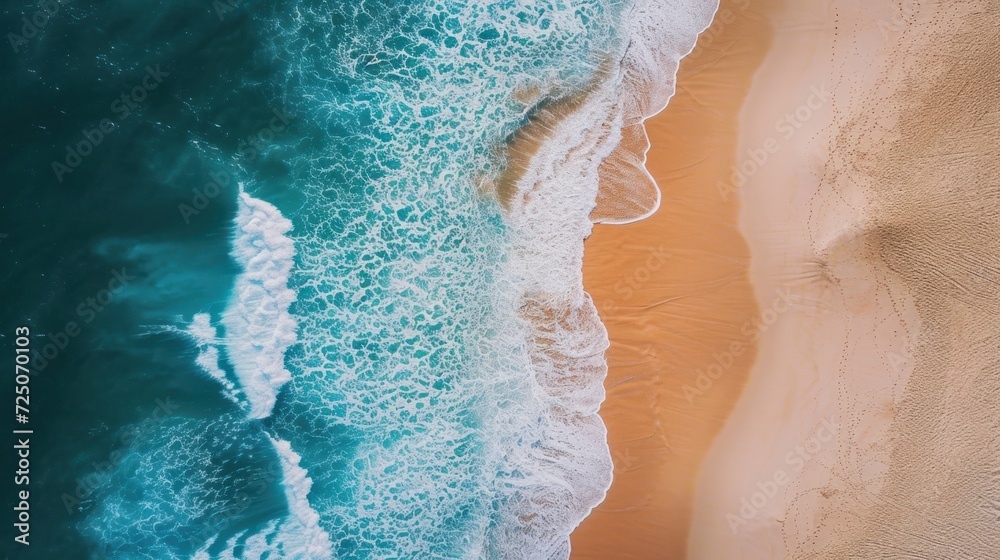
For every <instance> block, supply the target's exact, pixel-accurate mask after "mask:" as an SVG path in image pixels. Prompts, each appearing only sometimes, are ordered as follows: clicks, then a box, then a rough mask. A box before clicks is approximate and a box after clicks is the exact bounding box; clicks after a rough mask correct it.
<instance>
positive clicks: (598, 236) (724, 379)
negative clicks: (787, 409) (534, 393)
mask: <svg viewBox="0 0 1000 560" xmlns="http://www.w3.org/2000/svg"><path fill="white" fill-rule="evenodd" d="M749 4H750V3H749V2H747V1H742V0H741V1H723V2H722V5H721V6H720V9H719V12H718V14H717V16H716V19H715V21H714V23H713V24H712V26H711V27H710V28H709V29H708V30H706V31H705V32H704V33H703V34H702V35H701V36H700V37H699V42H698V46H697V47H696V48H695V50H694V52H692V54H691V55H690V56H689V57H687V58H685V59H684V60H683V61H682V63H681V68H680V72H679V75H678V89H677V92H676V94H675V96H674V97H673V99H672V100H671V101H670V104H669V105H668V107H667V108H666V109H665V110H664V111H663V112H661V113H660V114H658V115H656V116H655V117H653V118H651V119H649V120H647V121H646V129H647V131H648V134H649V139H650V142H651V148H650V149H649V152H648V154H647V167H648V169H649V171H650V173H651V174H652V176H653V178H654V179H655V180H656V181H657V183H658V184H659V185H660V188H661V190H662V200H661V206H660V208H659V210H658V211H657V212H656V213H655V214H654V215H652V216H651V217H649V218H646V219H644V220H642V221H639V222H635V223H632V224H628V225H597V226H595V228H594V232H593V234H592V235H591V237H590V238H589V239H588V240H587V241H586V244H585V256H584V286H585V288H586V290H587V291H588V292H589V293H590V294H591V295H592V296H593V298H594V301H595V304H596V305H597V308H598V311H599V313H600V315H601V318H602V320H603V322H604V324H605V325H606V327H607V329H608V332H609V337H610V340H611V347H610V349H609V350H608V352H607V360H608V365H609V374H608V379H607V381H606V384H605V386H606V388H607V400H606V401H605V403H604V405H603V406H602V408H601V417H602V418H603V419H604V422H605V423H606V424H607V427H608V441H609V445H610V447H611V452H612V458H613V461H614V465H615V470H614V482H613V484H612V486H611V489H610V490H609V492H608V495H607V498H606V499H605V500H604V502H603V503H601V505H600V506H598V507H597V508H596V509H595V510H594V511H593V512H592V513H591V515H590V516H589V517H588V518H587V519H585V520H584V522H583V523H582V524H581V525H580V527H579V528H578V529H577V530H576V532H574V533H573V535H572V539H571V540H572V557H573V558H580V559H585V558H587V559H589V558H593V559H602V560H603V559H607V558H615V559H630V558H636V559H640V558H641V559H651V558H682V557H683V556H684V551H685V548H686V542H687V534H688V530H689V524H690V519H691V512H692V506H693V501H694V489H695V481H696V477H697V474H698V468H699V465H700V464H701V462H702V460H703V458H704V456H705V453H706V452H707V451H708V448H709V445H710V444H711V442H712V439H713V438H714V437H715V435H716V434H717V433H718V432H719V430H720V429H721V428H722V426H723V424H724V422H725V420H726V418H727V416H728V414H729V412H730V410H731V408H732V407H733V405H734V404H735V402H736V400H737V398H738V397H739V394H740V392H741V390H742V387H743V384H744V382H745V379H746V376H747V372H748V370H749V367H750V364H751V363H752V361H753V358H754V355H755V348H754V344H753V340H752V338H753V337H752V330H753V329H754V328H755V327H754V326H753V325H754V324H755V321H757V320H758V319H759V315H758V307H757V304H756V303H755V299H754V294H753V289H752V286H751V285H750V283H749V278H748V272H749V251H748V247H747V245H746V243H745V241H744V240H743V238H742V236H741V234H740V232H739V230H738V228H737V219H738V210H739V208H738V204H739V203H738V197H736V196H729V197H727V198H726V199H725V200H723V199H721V198H720V196H719V193H718V191H717V188H716V184H717V183H719V182H721V181H725V180H726V176H727V175H728V173H729V172H728V170H729V168H730V167H731V166H732V165H734V164H735V162H736V161H735V158H736V148H737V141H738V129H737V125H738V121H739V112H740V108H741V106H742V104H743V99H744V97H745V95H746V93H747V91H748V89H749V87H750V83H751V78H752V76H753V73H754V71H755V70H756V68H757V66H758V65H759V64H760V63H761V62H762V61H763V58H764V53H765V52H766V50H767V47H768V44H769V28H768V24H767V22H766V20H765V18H764V17H763V15H762V8H761V7H760V6H761V5H754V6H753V7H751V6H750V5H749ZM765 8H766V6H765ZM627 139H628V140H630V142H629V147H631V148H632V149H633V150H635V151H636V152H638V153H634V154H633V155H632V159H635V160H639V161H641V152H642V150H643V149H644V147H645V144H646V142H645V139H644V138H643V137H642V136H641V134H639V135H632V136H631V138H628V137H627ZM625 159H629V158H625ZM615 176H621V174H614V175H611V176H605V177H604V179H605V180H608V181H610V180H613V179H614V178H615ZM614 188H615V186H614V185H609V184H604V183H602V186H601V189H602V193H606V192H608V191H613V189H614ZM598 200H599V206H598V208H597V209H596V210H595V213H594V216H595V217H597V218H600V217H603V216H604V215H605V214H614V212H603V211H602V208H601V206H600V204H602V203H606V202H607V201H606V200H603V199H602V198H601V197H599V199H598ZM748 331H751V332H750V333H749V334H748Z"/></svg>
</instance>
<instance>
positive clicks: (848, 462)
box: [688, 0, 1000, 560]
mask: <svg viewBox="0 0 1000 560" xmlns="http://www.w3.org/2000/svg"><path fill="white" fill-rule="evenodd" d="M998 10H1000V7H998V6H997V4H996V3H995V2H993V3H986V2H921V3H919V4H917V3H915V2H909V1H907V2H893V1H889V0H882V1H869V0H865V1H861V0H811V1H808V2H794V3H792V2H789V3H788V4H787V5H786V6H785V7H783V8H782V9H780V10H778V11H776V12H775V13H774V15H773V21H774V27H775V40H774V45H773V47H772V50H771V52H770V53H769V55H768V58H767V60H766V61H765V63H764V65H763V66H762V68H761V70H760V71H759V73H758V75H757V76H756V77H755V82H754V87H753V88H752V89H751V92H750V95H749V96H748V98H747V102H746V106H745V107H744V112H743V115H742V121H741V125H740V128H741V132H740V153H741V154H742V156H743V163H744V164H746V167H745V169H744V171H745V172H744V177H742V178H740V177H737V179H736V180H735V181H734V183H739V185H738V188H735V187H736V186H737V185H734V190H735V191H736V192H738V193H739V197H740V199H741V201H742V205H743V210H742V214H741V217H742V227H743V231H744V233H745V234H746V237H747V239H748V240H749V242H750V247H751V254H752V256H753V257H752V262H753V265H752V271H751V279H752V282H753V284H754V287H755V290H756V293H757V297H758V299H759V300H760V301H762V302H766V301H768V299H769V298H773V295H772V294H774V293H776V292H783V293H786V294H787V298H788V300H789V301H790V304H789V305H786V306H783V309H779V308H778V307H777V306H776V307H775V308H774V313H773V314H772V316H773V321H772V325H771V326H770V328H769V329H768V330H767V332H765V333H764V334H763V335H762V336H761V339H760V344H759V355H758V359H757V361H756V363H755V364H754V366H753V370H752V373H751V376H750V381H749V383H748V385H747V387H746V390H745V392H744V394H743V396H742V398H741V399H740V402H739V404H738V405H737V406H736V408H735V409H734V411H733V414H732V416H731V418H730V419H729V421H728V422H727V424H726V427H725V429H723V431H722V433H721V435H720V436H719V437H718V439H717V440H716V441H715V443H714V445H713V448H712V451H711V452H710V453H709V455H708V458H707V459H706V461H705V464H704V465H703V467H702V472H701V478H700V480H699V486H698V496H697V499H696V505H695V514H694V517H693V522H692V525H691V536H690V542H689V550H688V552H689V557H690V558H703V559H706V560H716V559H721V558H725V559H730V558H732V559H744V558H830V559H842V558H970V559H971V558H995V557H997V554H998V552H997V551H998V550H1000V521H998V518H1000V440H998V434H1000V430H998V428H1000V413H998V410H1000V375H998V374H1000V366H998V361H997V358H998V357H1000V356H998V354H1000V352H998V350H997V343H998V342H1000V336H998V335H1000V320H998V319H997V317H998V315H997V313H998V311H1000V309H998V307H1000V298H998V297H997V290H996V288H997V285H998V279H1000V278H998V277H1000V272H998V271H1000V235H998V234H1000V212H998V209H1000V206H998V205H1000V192H998V184H1000V174H998V165H997V161H998V160H997V155H998V153H997V152H998V148H997V146H996V143H995V142H996V137H997V133H998V130H1000V117H998V113H997V108H998V107H1000V93H998V92H997V90H996V84H997V83H998V82H1000V80H998V78H1000V56H998V55H1000V52H998V51H1000V48H998V45H1000V43H998V41H997V39H998V37H997V35H998V29H1000V26H998V20H1000V13H998ZM782 121H784V123H785V124H786V125H789V124H790V125H792V126H793V127H794V131H795V132H794V133H791V132H790V131H789V129H787V127H785V130H786V132H782V128H783V127H782V125H781V124H779V123H781V122H782ZM768 146H770V148H768ZM755 160H756V161H755Z"/></svg>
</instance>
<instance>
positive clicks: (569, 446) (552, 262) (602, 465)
mask: <svg viewBox="0 0 1000 560" xmlns="http://www.w3.org/2000/svg"><path fill="white" fill-rule="evenodd" d="M716 9H717V3H716V2H715V1H714V0H709V1H705V0H645V1H644V0H640V1H639V2H638V3H637V4H636V5H635V7H634V8H633V10H632V11H631V12H630V14H629V15H628V18H627V20H626V22H625V23H626V25H627V29H628V37H627V39H626V41H625V44H627V45H629V46H628V49H627V51H626V52H625V53H624V56H623V57H622V58H621V64H620V66H618V67H616V68H614V70H613V71H612V73H611V78H610V79H609V80H607V81H606V82H605V83H603V84H601V85H600V87H599V88H598V89H597V90H596V91H594V92H592V94H591V95H590V96H589V97H588V98H587V99H586V101H585V102H584V103H583V104H582V105H581V106H580V107H579V108H577V109H576V110H575V111H573V112H572V113H571V114H570V115H568V116H567V117H566V118H564V119H563V120H561V121H560V122H558V123H557V124H556V125H555V126H554V127H553V128H552V130H550V138H549V140H548V141H546V142H545V143H544V144H543V145H542V146H541V147H540V148H539V150H538V152H537V154H536V155H535V156H534V157H533V158H532V160H531V163H530V165H529V168H528V169H527V170H526V171H525V173H524V174H523V176H522V178H521V181H520V183H519V185H518V190H519V192H520V193H522V194H527V195H528V196H515V197H514V200H515V203H514V204H515V207H514V208H513V209H512V211H511V213H510V214H509V215H508V216H507V222H508V225H509V227H510V229H511V230H512V237H513V240H514V248H513V250H512V252H511V255H510V259H509V262H508V264H509V267H508V274H509V276H510V277H511V278H514V279H515V281H514V289H515V290H516V291H517V292H519V294H520V295H519V296H518V299H517V301H518V303H519V307H520V309H521V310H522V313H523V315H524V319H525V321H524V323H525V324H524V329H523V330H522V332H524V333H525V334H524V336H525V338H526V344H527V346H528V348H529V353H530V355H531V359H530V366H529V367H530V369H531V370H532V373H533V375H534V379H535V382H536V384H537V385H536V389H535V391H534V394H535V399H536V402H535V404H534V406H535V407H537V409H538V412H539V413H540V416H541V417H542V418H543V423H542V425H541V428H540V430H538V431H537V432H535V433H536V434H537V437H539V438H540V439H539V440H538V441H537V442H535V443H534V444H533V445H519V446H512V450H511V451H509V453H508V455H507V457H506V461H507V463H508V465H510V466H509V467H508V471H509V472H517V473H519V476H517V477H510V478H509V479H508V480H506V481H504V482H505V484H507V486H508V487H509V488H510V489H511V492H510V496H511V499H510V500H509V503H511V504H513V509H514V511H512V512H508V513H507V514H505V515H504V516H503V518H502V520H501V521H502V522H501V523H499V524H498V526H497V527H495V528H491V529H490V531H491V533H492V534H491V537H490V539H489V540H490V541H491V542H494V543H496V542H500V543H502V544H503V547H504V548H503V549H501V550H499V551H496V555H497V556H499V557H503V558H568V557H569V550H570V547H569V535H570V533H571V532H572V530H573V529H574V528H575V527H576V526H577V525H578V524H579V523H580V522H581V521H582V520H583V519H584V518H585V517H586V516H587V515H588V514H589V513H590V511H591V510H592V509H593V508H594V507H595V506H597V504H599V503H600V502H601V501H602V500H603V499H604V497H605V495H606V492H607V490H608V488H609V487H610V484H611V479H612V462H611V457H610V453H609V449H608V445H607V431H606V428H605V425H604V423H603V421H602V420H601V418H600V416H599V415H598V409H599V407H600V404H601V402H602V401H603V400H604V398H605V392H604V387H603V381H604V378H605V377H606V374H607V363H606V361H605V359H604V356H603V353H604V350H605V349H606V348H607V346H608V336H607V331H606V330H605V329H604V326H603V324H602V323H601V322H600V319H599V317H598V315H597V310H596V308H595V307H594V304H593V302H592V301H591V299H590V297H589V296H588V295H587V294H586V292H584V290H583V277H582V267H583V241H584V239H585V238H586V237H587V236H589V235H590V232H591V229H592V227H593V226H592V223H591V221H590V214H591V211H592V210H593V209H594V206H595V200H596V198H597V194H598V185H599V175H598V170H599V167H600V165H601V163H602V162H603V161H604V160H605V159H606V158H607V157H608V156H609V155H610V154H611V153H612V152H613V151H614V150H615V149H616V148H617V147H618V145H619V143H620V141H621V139H622V131H623V129H624V128H625V127H628V126H634V125H635V124H637V123H641V122H642V120H643V119H645V118H647V117H648V116H650V115H652V114H655V113H656V112H659V111H660V110H662V109H663V108H664V107H665V106H666V104H667V101H668V100H669V97H670V96H671V95H672V94H673V91H674V81H675V79H676V72H677V67H678V62H679V60H680V59H681V58H682V56H683V55H684V54H686V53H688V52H690V51H691V50H692V48H693V46H694V43H695V41H696V38H697V35H698V33H700V32H701V31H703V30H704V29H705V28H706V27H707V26H708V25H709V24H710V22H711V19H712V16H713V15H714V13H715V10H716ZM646 173H647V174H648V172H646ZM646 184H650V185H654V187H655V183H653V182H651V181H649V182H647V183H646ZM639 187H641V185H639ZM637 188H638V187H637ZM624 195H625V196H628V195H629V193H624ZM637 196H638V197H639V198H641V197H642V196H646V197H647V198H648V199H649V200H654V201H655V202H656V203H655V204H653V205H652V207H648V206H649V205H647V207H645V208H643V210H642V212H640V213H638V214H636V215H631V216H623V217H620V218H619V219H617V220H606V221H609V222H615V223H626V222H629V221H634V220H637V219H642V218H644V217H646V216H648V215H650V214H651V213H652V212H654V211H655V210H656V206H658V204H659V202H658V201H659V191H658V190H657V191H656V193H655V195H649V194H648V193H647V194H645V195H642V194H640V195H637ZM635 206H641V205H635Z"/></svg>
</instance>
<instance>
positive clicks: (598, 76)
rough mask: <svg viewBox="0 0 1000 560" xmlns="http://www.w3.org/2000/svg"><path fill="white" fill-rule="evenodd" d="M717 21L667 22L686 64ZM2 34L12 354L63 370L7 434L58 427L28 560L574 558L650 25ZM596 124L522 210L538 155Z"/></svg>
mask: <svg viewBox="0 0 1000 560" xmlns="http://www.w3.org/2000/svg"><path fill="white" fill-rule="evenodd" d="M704 4H705V3H704V2H701V3H698V2H690V1H689V2H667V3H664V5H663V6H658V9H659V10H661V11H662V13H661V12H657V13H659V14H660V15H659V16H658V17H659V18H660V20H663V21H666V22H667V23H668V24H671V25H674V26H675V29H676V32H675V35H676V37H678V38H679V39H677V41H675V42H673V43H672V42H670V41H666V42H665V43H664V44H665V45H666V47H657V48H662V50H663V52H664V53H668V55H669V57H674V58H676V57H678V56H679V55H680V54H683V48H682V47H680V46H678V45H686V44H688V43H692V44H693V40H694V36H695V35H696V34H697V32H698V31H700V30H701V29H702V28H703V27H704V25H707V21H705V20H706V14H707V17H708V18H710V16H711V12H712V10H714V7H712V6H708V7H706V6H704ZM2 10H3V11H2V17H0V22H2V27H3V29H6V30H9V32H8V35H7V39H8V41H7V42H8V45H7V47H6V48H7V51H6V52H5V53H4V56H3V57H2V67H0V71H2V73H3V76H4V80H3V83H4V95H5V97H6V103H5V110H4V111H3V112H2V115H3V117H2V118H3V119H4V122H3V126H4V130H5V131H7V134H5V135H4V138H3V142H4V152H5V157H4V158H3V160H2V163H0V165H2V170H3V176H4V177H5V179H6V184H5V187H4V195H3V199H2V203H0V204H2V207H0V263H2V269H0V270H2V273H0V276H2V287H3V290H2V294H3V295H2V297H3V301H4V304H3V308H4V313H3V330H2V332H0V336H2V337H3V338H2V341H3V344H4V345H5V346H6V347H7V348H8V349H9V351H8V352H6V353H5V355H8V356H13V355H14V347H15V338H16V337H15V332H16V331H15V329H17V328H19V327H27V328H28V329H30V333H31V334H30V337H29V341H30V342H29V343H28V346H29V348H30V350H31V354H30V355H31V356H32V360H31V369H32V373H31V380H30V395H31V403H30V415H31V416H30V420H27V421H25V422H21V423H20V424H18V423H16V422H15V420H14V419H11V420H8V427H9V428H10V429H19V428H20V429H24V428H30V429H31V430H32V433H31V435H30V439H31V444H30V445H31V457H30V483H29V484H30V500H29V501H30V541H31V544H30V546H27V547H25V546H24V545H23V544H20V543H17V542H16V541H14V540H13V535H12V536H10V537H5V539H4V547H5V552H6V553H7V554H8V556H9V557H12V558H88V559H90V558H100V559H104V558H116V559H117V558H122V559H132V558H154V559H168V558H192V559H208V558H256V559H264V558H267V559H277V558H309V559H323V558H566V557H568V554H569V540H568V537H569V534H570V532H571V531H572V530H573V528H574V527H575V526H576V525H577V524H578V523H579V522H580V521H581V520H582V519H583V518H584V517H585V516H586V515H587V514H588V513H589V512H590V510H591V509H592V508H593V507H594V506H596V505H597V504H598V503H599V502H600V501H601V500H602V499H603V496H604V493H605V491H606V490H607V488H608V486H609V485H610V483H611V472H612V469H611V459H610V456H609V453H608V448H607V443H606V432H605V430H604V425H603V423H602V422H601V420H600V417H599V416H598V414H597V412H598V408H599V406H600V403H601V401H602V400H603V398H604V389H603V386H602V382H603V378H604V374H605V372H606V367H607V366H606V364H605V362H604V358H603V351H604V349H605V348H606V347H607V344H608V342H607V334H606V332H605V330H604V328H603V326H602V325H601V323H600V320H599V318H598V316H597V311H596V309H595V307H594V305H593V302H591V301H590V298H589V296H587V295H586V293H585V292H583V289H582V278H581V270H580V266H581V259H582V251H583V246H582V241H583V239H584V238H585V237H586V236H587V235H588V234H589V232H590V228H591V225H592V224H591V221H590V219H589V218H588V216H589V213H590V212H591V210H592V209H593V208H594V204H595V197H596V193H597V189H598V184H599V181H598V167H599V165H600V163H601V161H603V160H604V158H606V157H607V156H608V155H609V154H610V153H612V151H613V150H614V149H615V148H616V147H617V146H618V144H619V142H620V140H621V138H622V130H623V129H624V128H626V127H628V126H630V125H634V124H635V123H636V122H637V121H641V118H642V117H643V116H644V115H646V114H648V113H650V112H651V111H650V110H648V107H643V106H642V105H643V102H639V101H637V99H638V97H635V96H636V95H637V94H636V84H637V83H638V82H639V81H641V80H638V81H637V80H636V74H635V72H633V73H632V74H630V73H629V72H628V71H625V70H623V63H622V61H626V60H629V57H632V58H635V57H636V52H639V53H640V58H642V56H645V57H646V58H647V59H648V60H649V61H652V62H649V66H650V67H652V66H653V62H655V61H656V56H658V55H655V52H654V51H656V48H654V47H652V46H649V45H642V44H641V42H640V39H642V37H641V36H637V35H636V29H639V28H643V27H642V26H647V27H648V26H650V25H654V24H655V25H660V24H662V21H660V20H655V18H653V19H652V20H651V19H650V18H649V16H648V14H644V13H643V7H642V5H637V4H636V3H635V2H632V1H624V0H623V1H621V2H616V1H612V2H609V1H598V0H592V1H591V0H574V1H568V2H567V1H563V0H553V1H544V2H514V1H504V2H457V1H407V2H401V1H400V2H392V1H380V2H372V1H367V0H362V1H360V2H342V1H336V0H296V1H279V2H274V3H265V2H255V1H251V0H242V1H241V0H214V1H211V2H210V1H208V0H198V1H193V0H176V1H173V2H169V3H145V2H144V3H137V2H128V1H111V2H105V3H101V4H100V5H89V4H85V3H78V2H71V1H58V0H50V1H48V2H41V3H38V2H34V3H31V2H11V3H8V4H6V5H5V6H4V7H3V9H2ZM39 14H41V15H39ZM654 20H655V21H654ZM635 22H640V23H635ZM657 22H659V23H657ZM640 24H641V25H640ZM637 26H638V27H637ZM675 43H676V44H675ZM687 48H690V46H688V47H687ZM675 51H676V52H675ZM641 53H646V54H645V55H642V54H641ZM648 53H654V54H652V55H650V54H648ZM668 55H663V56H668ZM632 68H633V69H634V68H635V65H634V64H633V66H632ZM650 72H652V71H650ZM650 76H652V77H655V76H656V74H655V72H653V73H651V74H648V75H647V78H649V77H650ZM667 82H669V79H668V80H666V81H665V82H664V83H667ZM669 91H672V86H670V87H668V88H665V89H664V92H661V93H662V96H665V95H669ZM629 95H632V96H633V97H629ZM653 97H654V98H655V97H656V96H655V95H654V96H653ZM567 99H576V100H578V102H576V103H575V105H574V107H575V108H574V109H573V110H572V111H565V112H564V114H561V115H559V117H560V118H559V119H557V120H552V121H551V123H550V125H547V126H546V128H547V131H546V133H545V134H546V137H547V139H548V140H550V141H549V142H546V143H544V145H543V146H542V147H540V148H538V149H537V154H535V155H534V157H533V158H532V159H531V161H532V165H531V166H530V168H529V169H528V170H527V171H526V172H525V173H524V174H523V176H521V177H519V181H518V184H519V185H521V186H520V187H519V189H520V190H519V191H517V193H515V194H514V195H513V196H510V197H509V199H510V200H509V201H507V202H505V203H501V202H500V201H501V200H503V198H504V196H506V195H504V194H502V193H501V194H497V193H496V192H495V191H496V189H497V185H498V184H501V183H503V182H504V173H506V172H508V163H509V159H510V157H512V156H511V155H510V154H511V152H510V151H509V149H508V145H509V144H510V142H512V141H514V140H515V139H516V137H517V133H518V131H519V130H524V128H525V127H526V126H531V123H533V122H535V123H537V122H540V120H541V121H543V122H546V121H544V116H545V115H546V114H549V113H551V112H552V111H554V110H555V109H554V108H557V107H559V106H560V105H559V104H560V103H565V101H566V100H567ZM665 103H666V99H665V97H664V98H663V99H662V104H665ZM656 104H657V102H656V101H654V102H653V105H656ZM662 104H661V106H662ZM655 110H658V108H654V111H652V112H655ZM647 195H648V193H647ZM647 198H649V197H648V196H647ZM655 198H656V201H657V204H658V196H657V197H655ZM651 209H652V208H645V210H643V212H645V211H651ZM634 217H638V216H634ZM627 219H628V216H624V217H623V221H627ZM11 361H14V359H13V358H11ZM11 367H13V366H11ZM14 385H15V381H14V378H13V376H12V377H11V380H10V381H9V382H8V386H9V387H10V390H9V394H10V395H12V396H11V398H12V399H13V394H14ZM18 422H20V421H18ZM11 444H12V445H13V444H16V441H15V440H14V439H13V438H12V439H11ZM8 464H9V467H10V468H11V472H13V471H14V470H16V469H17V465H18V463H17V457H16V456H14V455H11V460H10V461H8ZM19 489H20V487H18V486H16V485H10V484H6V485H4V486H3V490H2V491H3V493H4V497H5V502H4V503H5V504H10V507H15V506H16V505H17V503H18V502H19V501H20V500H19V498H18V497H17V495H16V491H17V490H19ZM7 509H8V513H9V514H10V517H11V519H14V518H15V516H16V515H17V513H16V511H13V512H12V511H11V510H10V509H9V508H7ZM4 525H5V526H7V527H8V531H9V530H11V525H12V524H11V523H7V522H5V523H4ZM14 530H15V531H19V529H18V528H17V527H14Z"/></svg>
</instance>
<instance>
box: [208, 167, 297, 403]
mask: <svg viewBox="0 0 1000 560" xmlns="http://www.w3.org/2000/svg"><path fill="white" fill-rule="evenodd" d="M291 229H292V223H291V222H290V221H289V220H288V219H286V218H285V217H284V216H282V215H281V212H280V211H278V209H277V208H275V207H274V206H273V205H271V204H269V203H267V202H264V201H263V200H259V199H256V198H254V197H252V196H250V195H249V194H247V193H246V192H244V191H243V189H242V185H241V188H240V195H239V210H238V212H237V215H236V230H235V232H234V239H233V250H232V255H233V257H235V258H236V260H237V262H239V264H240V265H241V266H242V267H243V273H242V274H240V276H239V277H238V278H237V280H236V285H235V287H234V288H233V294H232V297H231V298H230V302H229V306H228V307H227V308H226V311H225V314H224V315H223V324H224V325H225V327H226V341H227V346H226V350H227V356H228V357H229V361H230V363H232V364H233V368H234V369H235V371H236V375H237V377H239V380H240V384H241V385H242V386H243V391H244V392H245V393H246V395H247V398H248V399H249V400H250V417H251V418H265V417H267V416H269V415H270V414H271V410H272V409H273V408H274V402H275V400H276V399H277V395H278V391H279V390H280V389H281V386H282V385H284V384H285V383H287V382H288V381H289V380H290V379H291V374H290V373H289V372H288V370H287V369H285V350H286V349H287V348H288V347H289V346H291V345H292V344H294V343H295V341H296V329H297V327H298V324H297V323H296V321H295V318H294V317H293V316H292V315H291V314H290V313H289V312H288V308H289V306H290V305H291V304H292V302H294V301H295V292H294V291H293V290H291V289H289V288H288V277H289V274H290V273H291V269H292V265H293V264H294V258H295V246H294V245H293V243H292V240H291V239H289V238H288V237H286V236H285V234H286V233H287V232H289V231H290V230H291Z"/></svg>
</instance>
